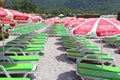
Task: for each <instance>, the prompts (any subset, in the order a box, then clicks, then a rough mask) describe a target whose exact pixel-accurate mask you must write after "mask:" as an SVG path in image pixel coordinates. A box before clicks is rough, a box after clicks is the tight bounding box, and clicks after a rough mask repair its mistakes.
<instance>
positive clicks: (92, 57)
mask: <svg viewBox="0 0 120 80" xmlns="http://www.w3.org/2000/svg"><path fill="white" fill-rule="evenodd" d="M67 56H69V57H74V58H83V57H85V56H86V54H77V53H69V54H67ZM87 59H93V60H94V59H102V60H113V58H112V57H111V56H108V55H102V57H101V55H99V56H98V55H96V56H95V55H93V56H88V57H87Z"/></svg>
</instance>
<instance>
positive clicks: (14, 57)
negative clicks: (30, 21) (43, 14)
mask: <svg viewBox="0 0 120 80" xmlns="http://www.w3.org/2000/svg"><path fill="white" fill-rule="evenodd" d="M47 37H48V34H38V33H34V34H24V35H20V36H19V37H17V38H16V39H14V40H13V41H10V42H8V43H6V44H5V45H4V47H1V48H0V69H1V71H0V74H4V75H5V76H1V77H0V80H31V78H30V77H28V75H34V71H35V70H36V69H37V65H36V64H35V63H34V62H36V61H38V60H40V57H41V55H40V54H39V53H41V52H42V50H43V49H44V48H45V43H46V40H47ZM3 50H4V51H3Z"/></svg>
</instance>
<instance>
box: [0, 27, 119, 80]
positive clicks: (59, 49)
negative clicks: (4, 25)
mask: <svg viewBox="0 0 120 80" xmlns="http://www.w3.org/2000/svg"><path fill="white" fill-rule="evenodd" d="M47 28H49V26H47V27H45V28H44V29H42V30H41V31H38V32H39V33H41V32H46V31H48V30H49V29H47ZM16 37H17V36H10V37H9V39H6V40H5V41H4V43H6V42H8V41H11V40H13V39H14V38H16ZM90 41H91V42H92V43H93V44H96V45H97V46H98V47H101V43H100V41H99V40H98V39H90ZM2 43H3V42H2V41H0V45H3V44H2ZM102 46H103V51H106V52H108V54H109V55H111V56H112V57H113V58H114V59H115V61H114V63H115V65H116V66H120V63H119V62H120V55H119V54H117V53H115V51H116V50H117V49H116V48H113V47H111V46H109V45H107V44H106V43H103V44H102ZM43 54H44V55H42V56H41V59H40V61H38V62H36V64H37V65H38V68H37V70H36V72H35V76H36V79H34V80H81V79H80V77H79V76H77V75H76V72H75V71H76V69H75V62H73V61H71V60H69V59H68V58H67V56H66V54H65V49H64V47H63V46H62V42H61V37H48V40H47V42H46V48H45V49H44V51H43Z"/></svg>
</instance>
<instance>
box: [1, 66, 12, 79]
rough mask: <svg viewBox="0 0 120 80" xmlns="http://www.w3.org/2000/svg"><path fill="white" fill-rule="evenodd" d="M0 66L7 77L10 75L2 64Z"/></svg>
mask: <svg viewBox="0 0 120 80" xmlns="http://www.w3.org/2000/svg"><path fill="white" fill-rule="evenodd" d="M0 68H1V70H2V71H3V72H4V74H5V75H6V76H7V77H8V78H10V77H11V76H10V75H9V74H8V73H7V71H6V70H5V68H4V67H3V66H1V65H0Z"/></svg>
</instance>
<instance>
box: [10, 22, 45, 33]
mask: <svg viewBox="0 0 120 80" xmlns="http://www.w3.org/2000/svg"><path fill="white" fill-rule="evenodd" d="M45 25H46V24H44V23H35V24H29V25H26V26H25V25H23V26H19V27H15V28H13V29H11V30H9V33H10V34H28V33H30V32H33V31H35V30H38V29H40V28H42V27H44V26H45Z"/></svg>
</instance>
